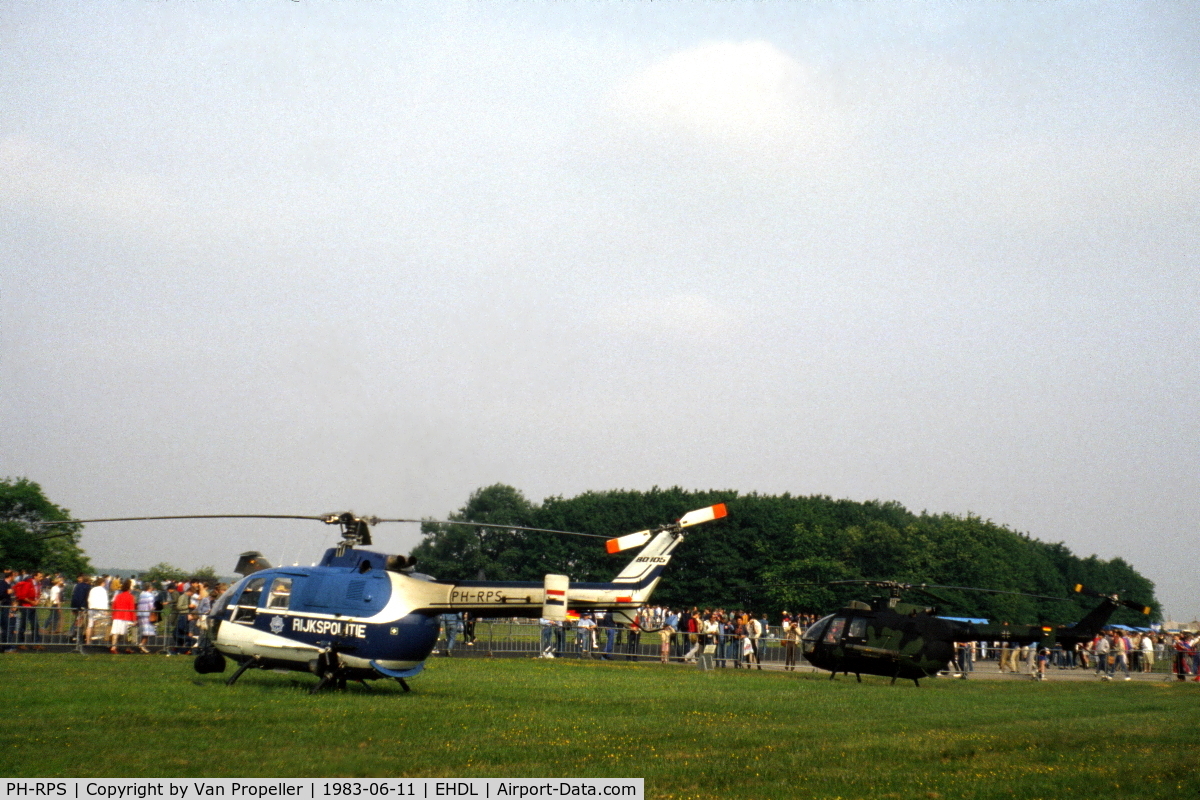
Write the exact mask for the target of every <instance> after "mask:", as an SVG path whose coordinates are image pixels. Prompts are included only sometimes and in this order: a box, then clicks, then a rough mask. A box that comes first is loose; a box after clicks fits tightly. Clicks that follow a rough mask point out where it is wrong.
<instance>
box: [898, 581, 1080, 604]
mask: <svg viewBox="0 0 1200 800" xmlns="http://www.w3.org/2000/svg"><path fill="white" fill-rule="evenodd" d="M926 587H928V588H930V589H953V590H956V591H960V592H982V593H984V594H1011V595H1016V596H1017V597H1032V598H1034V599H1037V600H1067V599H1069V598H1066V597H1054V596H1053V595H1048V594H1030V593H1029V592H1014V591H1010V590H1008V589H980V588H979V587H977V586H944V585H942V584H938V583H920V584H913V585H912V587H911V588H913V589H918V590H921V591H924V590H925V588H926Z"/></svg>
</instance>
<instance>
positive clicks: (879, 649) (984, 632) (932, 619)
mask: <svg viewBox="0 0 1200 800" xmlns="http://www.w3.org/2000/svg"><path fill="white" fill-rule="evenodd" d="M835 584H838V585H855V584H856V585H863V586H872V587H876V588H882V589H886V590H887V595H886V596H881V597H875V598H872V600H871V602H870V603H863V602H860V601H857V600H856V601H853V602H851V603H850V604H849V605H848V606H846V607H845V608H843V609H841V610H840V611H838V612H836V613H834V614H830V615H829V616H827V617H823V618H821V619H819V620H817V621H816V622H815V623H813V624H812V625H810V626H809V628H808V630H806V631H805V632H804V635H803V637H801V642H800V645H801V652H802V653H803V654H804V658H805V659H806V660H808V662H809V663H810V664H812V665H813V666H814V667H817V668H818V669H827V670H829V672H830V675H829V677H830V680H832V679H833V678H834V677H835V676H836V675H837V673H839V672H841V673H843V674H846V675H849V674H854V675H855V676H857V677H858V680H859V681H860V682H861V681H862V676H863V675H880V676H883V677H885V678H891V679H892V683H895V682H896V679H897V678H905V679H907V680H911V681H912V682H913V683H915V684H916V685H917V686H920V685H921V684H920V683H919V681H920V679H921V678H932V677H934V676H936V675H937V673H938V672H940V671H941V670H944V669H945V668H946V665H947V663H948V662H949V661H950V660H951V659H953V658H954V649H955V643H957V642H977V641H987V642H1005V643H1011V644H1033V643H1035V642H1036V643H1037V644H1038V646H1039V647H1047V648H1050V647H1053V646H1054V644H1055V642H1058V643H1060V644H1062V645H1063V646H1064V647H1070V646H1074V645H1075V644H1076V643H1079V642H1089V641H1091V640H1092V639H1093V638H1094V637H1095V636H1096V634H1097V633H1099V632H1100V631H1101V630H1102V629H1103V628H1104V626H1105V624H1106V623H1107V622H1108V619H1109V617H1111V616H1112V614H1113V612H1114V611H1116V610H1117V609H1118V608H1120V607H1122V606H1124V607H1126V608H1132V609H1134V610H1135V611H1139V612H1141V613H1143V614H1149V613H1150V608H1149V607H1147V606H1143V605H1142V604H1140V603H1134V602H1132V601H1129V600H1122V599H1121V598H1120V597H1119V596H1117V595H1115V594H1113V595H1106V594H1101V593H1099V592H1094V591H1092V590H1090V589H1086V588H1084V587H1083V586H1081V585H1076V586H1075V591H1076V592H1079V593H1082V594H1086V595H1089V596H1092V597H1099V598H1102V601H1101V603H1100V605H1098V606H1096V608H1094V609H1092V611H1091V612H1090V613H1089V614H1087V615H1086V616H1085V617H1084V618H1083V619H1081V620H1080V621H1079V622H1077V623H1075V624H1074V625H1070V626H1058V627H1053V626H1047V625H1009V624H1007V623H1005V624H1003V625H995V624H991V625H987V624H979V625H977V624H974V623H971V622H962V621H958V620H953V619H945V618H943V617H939V616H937V609H936V608H932V607H923V606H916V605H910V604H908V603H902V602H900V596H901V593H903V592H906V591H916V592H922V593H924V594H928V595H930V596H931V597H933V598H934V599H935V600H938V601H939V602H945V601H943V600H941V598H939V597H937V595H934V594H932V592H931V591H930V590H931V589H957V590H963V591H975V592H988V593H994V594H1017V595H1022V596H1026V597H1039V598H1042V599H1046V600H1060V599H1062V598H1057V597H1046V596H1044V595H1026V594H1024V593H1023V592H1004V591H998V590H989V589H974V588H970V587H965V586H939V585H934V584H908V583H897V582H895V581H833V582H830V583H823V584H810V585H819V586H831V585H835ZM792 585H796V584H792Z"/></svg>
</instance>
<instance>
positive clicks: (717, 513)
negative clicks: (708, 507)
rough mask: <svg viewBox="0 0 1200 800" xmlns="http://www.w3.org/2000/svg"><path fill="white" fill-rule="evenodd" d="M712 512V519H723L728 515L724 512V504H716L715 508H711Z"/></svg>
mask: <svg viewBox="0 0 1200 800" xmlns="http://www.w3.org/2000/svg"><path fill="white" fill-rule="evenodd" d="M712 510H713V519H720V518H721V517H723V516H725V515H726V514H728V513H729V512H727V511H726V510H725V504H724V503H717V504H716V505H715V506H713V507H712Z"/></svg>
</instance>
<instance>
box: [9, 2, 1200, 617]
mask: <svg viewBox="0 0 1200 800" xmlns="http://www.w3.org/2000/svg"><path fill="white" fill-rule="evenodd" d="M1198 41H1200V15H1198V14H1197V6H1196V5H1195V4H1194V3H1169V2H1162V3H1125V2H1114V3H1103V2H1101V3H1067V2H1064V3H1053V4H1022V3H987V4H971V3H953V4H951V3H941V4H913V3H903V4H889V3H849V2H845V3H843V2H828V3H765V2H763V3H749V2H747V3H708V4H702V3H695V4H685V3H635V2H622V3H615V2H613V3H589V4H584V3H547V4H541V3H477V2H470V3H446V2H438V3H430V4H422V3H403V4H391V3H376V2H371V3H366V2H364V3H336V4H326V3H314V2H307V0H305V1H303V2H255V3H251V2H244V3H225V4H219V3H214V4H208V3H204V4H201V3H178V2H174V3H131V2H122V3H102V2H95V3H70V4H67V3H43V2H18V1H17V0H9V2H6V3H4V4H3V6H0V324H2V331H0V345H2V350H0V413H2V415H3V416H2V422H3V424H2V425H0V475H8V476H13V477H16V476H26V477H29V478H30V479H32V480H35V481H37V482H39V483H40V484H41V485H42V487H43V488H44V489H45V491H46V493H47V494H48V495H49V496H50V498H51V499H52V500H54V501H55V502H57V503H59V504H60V505H63V506H66V507H68V508H69V509H71V511H72V512H73V513H75V514H76V515H77V516H79V517H81V518H86V517H105V516H126V515H141V514H183V513H203V514H211V513H223V512H228V513H252V512H261V513H285V514H308V513H312V514H317V513H323V512H328V511H336V510H344V509H354V510H356V511H358V512H359V513H364V514H378V515H380V516H403V517H420V516H427V517H429V516H432V517H442V516H444V515H445V514H447V513H449V512H451V511H454V510H455V509H457V508H459V507H460V506H462V505H463V504H464V503H465V502H466V499H467V497H468V496H469V494H470V493H471V492H472V491H473V490H474V489H476V488H479V487H481V486H486V485H490V484H492V483H496V482H503V483H508V484H511V485H513V486H516V487H517V488H519V489H521V490H522V491H523V492H525V494H526V495H527V496H528V497H530V498H531V499H533V500H535V501H540V500H542V499H543V498H545V497H547V496H551V495H566V496H571V495H574V494H577V493H580V492H583V491H586V490H604V489H614V488H627V489H649V488H651V487H653V486H655V485H657V486H662V487H667V486H673V485H679V486H682V487H684V488H688V489H709V488H713V489H737V490H739V491H742V492H751V491H758V492H762V493H781V492H785V491H786V492H792V493H795V494H802V495H808V494H822V495H831V496H833V497H835V498H843V497H844V498H850V499H853V500H869V499H881V500H895V501H899V502H900V503H903V504H904V505H905V506H907V507H908V508H910V509H912V510H914V511H918V512H919V511H921V510H927V511H929V512H936V513H940V512H949V513H954V514H967V513H974V514H978V515H979V516H982V517H984V518H990V519H992V520H993V521H995V522H997V523H1001V524H1004V525H1007V526H1009V527H1012V528H1014V529H1016V530H1020V531H1024V532H1027V533H1029V534H1030V535H1031V536H1033V537H1035V538H1037V539H1041V540H1043V541H1051V542H1057V541H1062V542H1065V543H1066V545H1067V546H1068V547H1070V548H1071V549H1072V551H1074V552H1075V553H1076V554H1078V555H1080V556H1087V555H1090V554H1093V553H1095V554H1097V555H1099V556H1100V557H1102V558H1105V559H1107V558H1112V557H1115V556H1120V557H1122V558H1124V559H1125V560H1127V561H1128V562H1130V563H1131V564H1132V565H1133V566H1134V567H1135V568H1136V569H1138V570H1139V571H1141V572H1142V573H1143V574H1145V575H1146V576H1147V577H1148V578H1150V579H1151V580H1152V581H1154V582H1155V584H1156V585H1157V587H1158V596H1159V599H1160V600H1162V601H1163V602H1164V604H1165V606H1166V609H1165V610H1166V612H1167V614H1168V615H1172V616H1175V617H1178V618H1186V619H1192V618H1193V617H1196V616H1200V581H1198V580H1197V564H1200V536H1198V535H1197V527H1198V523H1200V423H1198V421H1197V420H1198V414H1197V411H1198V407H1197V406H1198V403H1197V398H1198V397H1200V364H1198V358H1197V353H1198V352H1200V270H1198V269H1197V263H1196V253H1197V245H1198V243H1200V225H1198V214H1200V157H1198V154H1200V68H1198V67H1200V48H1198V47H1197V42H1198ZM732 511H733V509H732V508H731V512H732ZM332 533H333V531H331V530H330V529H327V528H325V527H324V526H320V525H316V524H312V525H309V524H305V523H299V522H298V523H285V522H268V523H261V524H250V523H243V524H234V523H230V524H224V523H162V524H157V523H141V524H137V525H134V524H128V525H109V526H99V525H93V526H90V527H89V528H88V529H87V531H86V532H85V534H84V538H83V545H84V547H85V549H86V550H87V552H88V553H89V555H90V556H91V557H92V560H93V563H94V564H96V565H97V566H101V567H117V566H127V567H146V566H149V565H151V564H153V563H155V562H159V561H168V562H171V563H173V564H176V565H178V566H182V567H185V568H193V567H197V566H200V565H202V564H210V565H213V566H215V567H216V568H217V570H218V571H219V572H222V573H229V572H230V570H231V569H232V567H233V564H234V562H235V560H236V555H237V553H238V552H240V551H242V550H246V549H251V548H253V549H261V550H263V551H264V552H265V553H266V554H267V555H268V557H270V558H272V559H282V560H286V561H287V562H289V563H290V562H292V561H296V560H299V561H301V562H302V563H308V562H310V561H311V560H312V559H313V558H315V557H316V556H317V555H318V554H319V552H320V551H321V549H322V548H323V547H324V546H325V545H326V544H328V543H329V542H330V541H331V540H332V538H333V537H332ZM377 535H378V540H377V544H380V545H382V547H383V548H384V549H389V550H393V551H407V550H408V549H410V548H411V547H412V546H413V545H414V544H415V543H416V542H417V540H418V538H419V534H418V532H417V530H416V527H415V526H392V527H389V528H386V529H380V530H379V531H378V532H377Z"/></svg>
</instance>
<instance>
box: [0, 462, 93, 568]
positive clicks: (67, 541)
mask: <svg viewBox="0 0 1200 800" xmlns="http://www.w3.org/2000/svg"><path fill="white" fill-rule="evenodd" d="M70 518H71V512H70V511H69V510H67V509H65V508H61V507H59V506H57V505H55V504H54V503H52V502H50V500H48V499H47V498H46V495H45V494H44V493H43V492H42V487H41V486H38V485H37V484H36V483H34V482H33V481H31V480H29V479H28V478H2V479H0V566H3V567H6V568H12V569H17V570H35V569H40V570H42V571H43V572H46V573H55V572H61V573H62V574H63V575H71V576H74V575H79V574H90V573H91V571H92V565H91V563H90V562H89V561H88V557H87V555H86V554H85V553H84V552H83V549H82V548H80V546H79V532H80V531H81V530H82V529H83V526H82V525H80V524H78V523H68V524H65V525H52V526H42V525H37V524H35V523H38V522H53V521H58V520H68V519H70Z"/></svg>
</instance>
